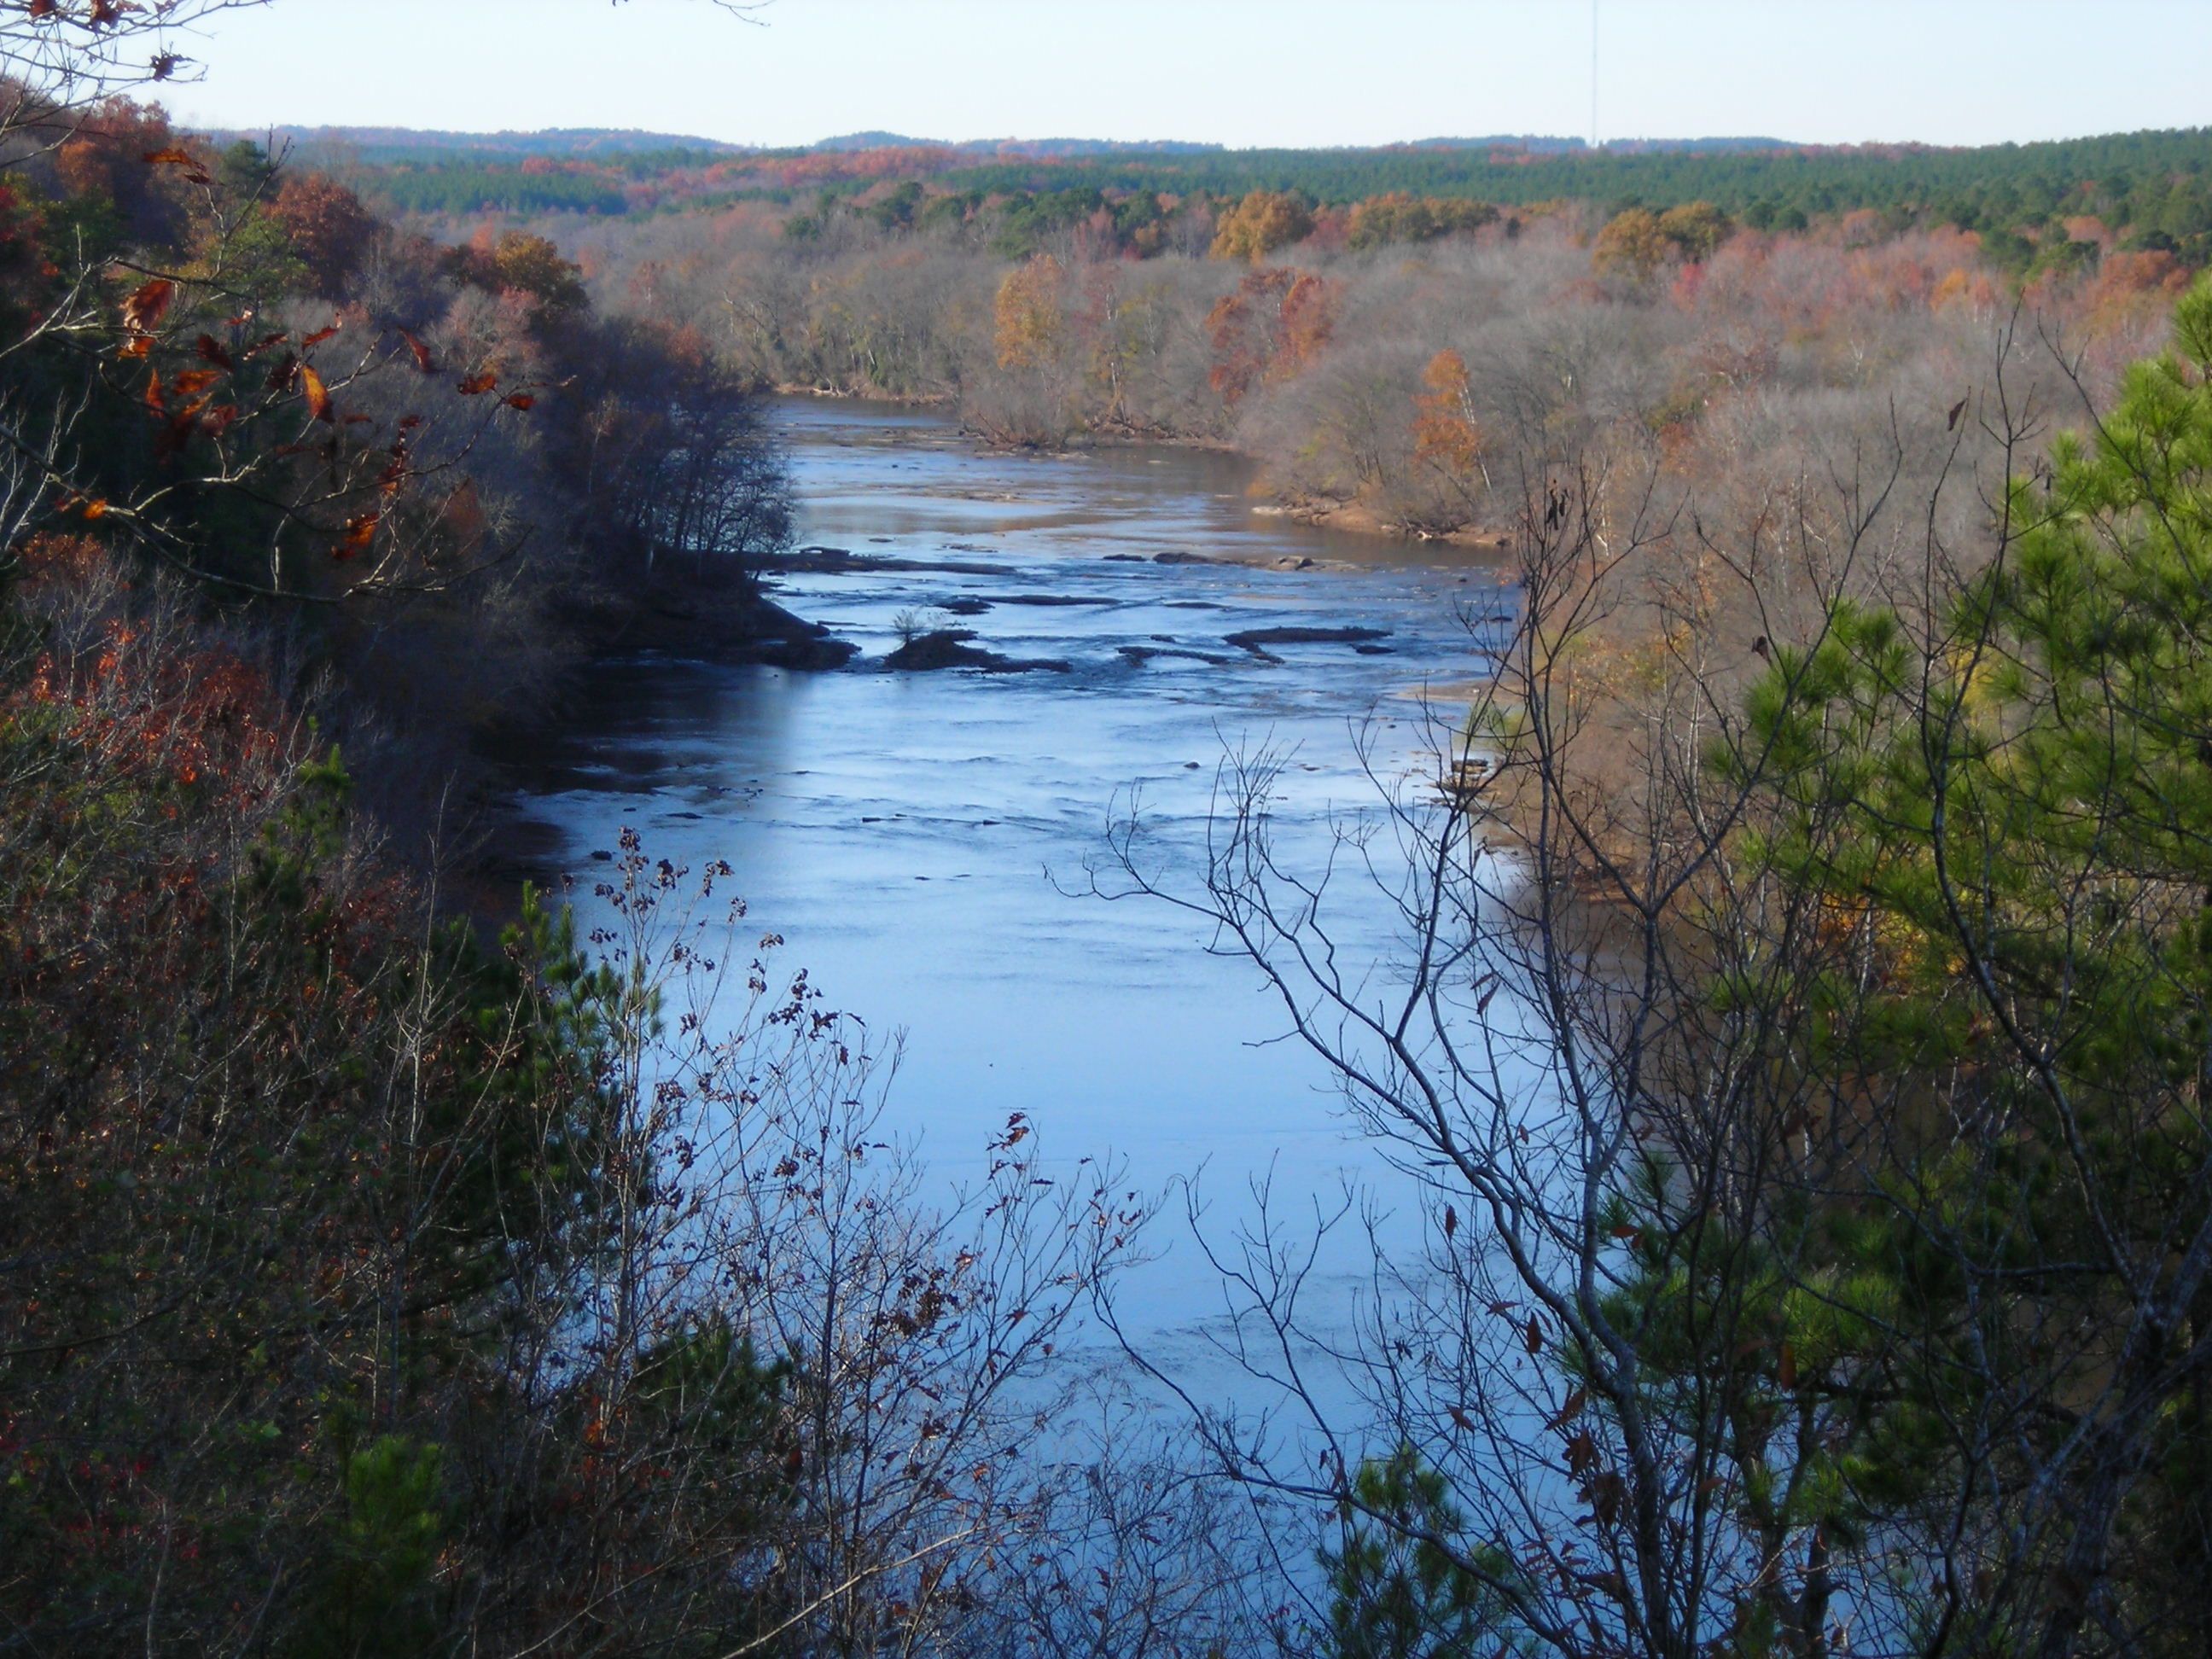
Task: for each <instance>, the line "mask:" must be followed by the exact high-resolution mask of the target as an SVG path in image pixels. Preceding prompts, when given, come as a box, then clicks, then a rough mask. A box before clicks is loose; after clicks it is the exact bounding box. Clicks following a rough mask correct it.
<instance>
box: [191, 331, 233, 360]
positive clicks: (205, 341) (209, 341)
mask: <svg viewBox="0 0 2212 1659" xmlns="http://www.w3.org/2000/svg"><path fill="white" fill-rule="evenodd" d="M195 349H197V351H198V352H199V354H200V357H201V360H202V361H203V362H210V363H213V364H214V365H215V366H216V368H237V367H238V364H237V363H236V362H235V361H234V360H233V358H232V357H231V355H230V353H229V352H228V351H227V350H225V349H223V343H222V341H220V340H218V339H216V337H215V336H214V335H212V334H203V335H201V336H200V339H199V344H198V345H197V347H196V348H195Z"/></svg>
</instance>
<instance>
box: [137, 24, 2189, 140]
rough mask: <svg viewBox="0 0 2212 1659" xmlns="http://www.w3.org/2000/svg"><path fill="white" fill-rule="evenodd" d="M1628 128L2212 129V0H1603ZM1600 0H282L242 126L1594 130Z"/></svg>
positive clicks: (199, 105) (2009, 132)
mask: <svg viewBox="0 0 2212 1659" xmlns="http://www.w3.org/2000/svg"><path fill="white" fill-rule="evenodd" d="M1600 3H1601V56H1600V62H1599V73H1598V93H1599V112H1598V119H1599V123H1600V131H1601V133H1602V135H1603V136H1605V137H1696V136H1701V135H1726V136H1742V135H1749V134H1758V135H1771V136H1773V137H1782V138H1789V139H1796V140H1799V141H1803V142H1808V143H1852V142H1858V141H1863V140H1868V139H1907V138H1913V139H1923V140H1926V141H1929V142H1932V143H1990V142H1994V141H1998V140H2003V139H2020V140H2025V139H2031V138H2047V137H2069V136H2077V135H2081V134H2086V133H2093V132H2111V131H2125V130H2130V129H2133V128H2138V127H2175V126H2197V125H2212V80H2208V78H2207V76H2206V73H2205V71H2206V67H2207V65H2208V64H2212V0H1600ZM1591 11H1592V8H1591V5H1590V3H1589V0H768V3H766V4H764V5H763V7H762V8H761V9H760V10H759V12H758V13H757V16H758V18H759V20H760V21H758V22H757V23H747V22H744V21H738V20H737V19H734V18H731V17H728V16H726V15H723V14H721V13H720V12H718V11H716V10H715V9H714V8H713V7H712V6H711V5H709V4H708V3H706V0H627V3H624V4H622V5H620V6H613V5H611V4H610V3H609V0H274V3H272V4H271V5H270V7H269V8H268V9H266V10H265V11H256V12H246V13H241V14H237V15H233V16H230V17H229V18H228V19H226V20H224V21H222V22H221V23H220V24H219V25H218V26H216V27H215V28H214V29H213V31H212V33H210V36H209V37H208V38H206V39H204V40H201V41H199V42H198V43H197V47H196V50H195V55H197V56H198V57H199V58H203V59H204V60H205V62H206V64H207V66H208V73H207V76H206V79H205V80H204V82H200V83H199V84H197V85H192V86H182V87H177V88H173V89H172V93H171V97H170V100H169V101H170V104H171V106H172V108H173V110H174V111H175V112H177V113H179V115H180V116H182V117H183V118H185V119H186V120H188V121H191V122H193V123H195V124H197V125H210V126H228V127H246V128H251V127H255V126H262V125H272V124H284V123H294V122H296V123H301V124H304V125H325V124H329V125H382V126H415V127H445V128H459V129H467V130H475V131H489V130H494V129H498V128H521V129H534V128H538V127H548V126H575V127H642V128H647V129H650V130H652V131H662V132H682V133H695V134H697V135H700V136H702V137H710V138H720V139H726V140H729V141H731V142H733V143H758V144H770V145H791V144H803V143H811V142H813V141H814V140H816V139H817V138H823V137H829V136H831V135H833V134H836V133H842V132H850V131H856V130H860V129H871V128H883V129H888V130H890V131H897V132H905V133H909V134H913V135H915V136H918V137H931V138H947V139H963V138H986V137H1023V138H1042V137H1085V138H1180V139H1196V140H1207V141H1212V142H1217V143H1229V144H1233V145H1240V146H1243V145H1278V144H1279V145H1323V144H1371V143H1390V142H1393V141H1396V140H1401V139H1413V138H1425V137H1441V136H1452V135H1472V134H1481V133H1492V132H1540V133H1556V134H1570V133H1578V134H1581V135H1582V136H1583V137H1588V136H1589V127H1590V84H1591V83H1590V19H1591Z"/></svg>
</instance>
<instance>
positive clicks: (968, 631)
mask: <svg viewBox="0 0 2212 1659" xmlns="http://www.w3.org/2000/svg"><path fill="white" fill-rule="evenodd" d="M974 638H975V629H972V628H940V629H934V630H933V631H932V632H930V633H927V634H917V635H915V636H914V638H912V639H910V640H908V641H907V642H906V643H905V644H904V645H902V646H901V647H899V648H898V649H897V650H896V651H894V652H892V653H890V655H889V656H888V657H885V658H884V667H886V668H893V669H897V670H898V671H901V672H902V673H919V672H921V671H926V670H928V669H933V668H980V669H981V670H982V671H984V672H985V673H987V674H1029V673H1048V674H1066V673H1070V672H1073V670H1074V666H1075V665H1073V663H1071V662H1069V661H1067V660H1066V659H1065V658H1063V657H1009V656H1005V655H1002V654H1001V653H999V652H996V651H986V650H985V649H984V648H983V647H981V646H979V645H972V644H970V643H969V641H971V640H973V639H974Z"/></svg>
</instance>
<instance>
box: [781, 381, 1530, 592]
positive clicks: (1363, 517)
mask: <svg viewBox="0 0 2212 1659" xmlns="http://www.w3.org/2000/svg"><path fill="white" fill-rule="evenodd" d="M775 391H776V395H777V396H779V397H786V398H819V399H822V400H823V401H826V402H830V403H851V404H884V405H887V406H890V407H894V408H899V409H908V410H928V411H930V412H932V413H936V414H942V415H944V416H945V417H946V419H947V421H948V423H949V424H951V425H953V426H955V427H956V428H957V429H958V430H959V431H960V432H961V434H962V435H963V436H965V437H968V438H969V439H971V440H973V441H975V442H976V443H977V444H978V446H979V447H981V448H982V449H984V450H985V451H987V452H990V453H1001V454H1018V455H1033V456H1038V457H1049V456H1057V455H1080V454H1085V453H1095V452H1097V451H1102V450H1110V449H1146V448H1154V449H1181V450H1194V451H1198V452H1200V453H1206V454H1214V455H1227V456H1233V457H1235V458H1236V459H1237V460H1238V461H1240V462H1242V463H1243V465H1246V466H1248V467H1249V468H1251V469H1252V470H1253V471H1254V473H1255V475H1258V474H1259V473H1260V470H1261V467H1262V465H1264V464H1263V463H1262V462H1261V459H1260V458H1259V457H1257V456H1255V455H1254V454H1252V453H1250V452H1249V451H1248V450H1243V449H1240V448H1238V447H1237V445H1236V444H1235V443H1233V442H1232V441H1230V440H1228V439H1225V438H1214V437H1207V436H1204V435H1195V434H1185V433H1176V432H1170V431H1165V430H1150V429H1147V430H1141V431H1140V430H1137V429H1134V428H1131V429H1128V430H1125V431H1119V432H1114V431H1097V430H1089V431H1085V432H1083V433H1081V434H1079V438H1080V439H1081V440H1082V441H1079V442H1075V443H1067V444H1062V445H1060V446H1059V447H1050V446H1035V445H1027V444H1000V443H994V442H992V441H990V440H989V437H988V435H987V434H984V433H981V432H980V431H978V430H976V429H975V428H972V427H970V426H969V425H968V424H967V423H966V422H963V421H962V420H961V419H960V415H959V404H958V400H957V398H954V397H952V396H951V395H949V394H946V393H942V392H939V393H935V394H933V395H929V396H918V395H915V396H900V395H897V394H895V393H890V392H872V391H871V392H855V391H848V390H845V389H842V388H839V387H835V386H796V385H781V386H777V387H776V388H775ZM1260 482H1261V483H1264V479H1263V478H1262V479H1261V480H1260ZM1249 493H1251V492H1250V491H1249V490H1248V494H1249ZM1264 493H1265V495H1266V496H1267V499H1265V500H1261V501H1255V502H1254V503H1253V504H1252V505H1251V507H1250V508H1249V510H1250V511H1251V512H1253V513H1256V514H1258V515H1260V516H1261V517H1263V518H1284V519H1288V520H1291V522H1293V523H1295V524H1303V525H1310V526H1313V527H1314V528H1316V529H1318V530H1329V531H1334V532H1337V533H1338V534H1340V535H1348V536H1365V537H1372V538H1377V539H1380V540H1386V541H1393V542H1405V543H1414V544H1430V543H1433V544H1438V545H1442V546H1447V547H1463V548H1467V549H1468V550H1471V551H1480V552H1489V553H1503V552H1506V551H1509V550H1510V549H1511V547H1512V544H1513V538H1512V536H1511V534H1510V532H1507V531H1504V530H1499V529H1496V528H1487V527H1476V526H1466V527H1462V528H1459V529H1453V530H1431V529H1426V528H1422V527H1419V526H1412V525H1405V524H1396V523H1393V522H1391V521H1390V520H1387V519H1385V518H1384V517H1383V515H1382V514H1381V513H1377V512H1376V510H1375V509H1374V508H1373V507H1370V506H1369V505H1368V504H1367V503H1365V502H1364V501H1336V500H1332V499H1325V498H1321V497H1316V496H1310V495H1290V494H1287V493H1285V492H1284V491H1282V490H1279V489H1267V490H1266V491H1265V492H1264Z"/></svg>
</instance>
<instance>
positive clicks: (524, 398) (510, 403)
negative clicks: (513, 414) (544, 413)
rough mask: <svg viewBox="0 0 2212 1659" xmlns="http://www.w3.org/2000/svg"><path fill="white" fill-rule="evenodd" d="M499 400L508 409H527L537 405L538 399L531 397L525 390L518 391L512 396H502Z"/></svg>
mask: <svg viewBox="0 0 2212 1659" xmlns="http://www.w3.org/2000/svg"><path fill="white" fill-rule="evenodd" d="M500 401H501V402H502V403H504V404H506V405H507V407H508V408H509V409H522V410H529V409H535V408H536V407H537V406H538V399H537V398H533V397H532V396H531V395H530V394H529V393H528V392H516V393H515V394H514V395H513V397H512V398H501V400H500Z"/></svg>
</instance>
